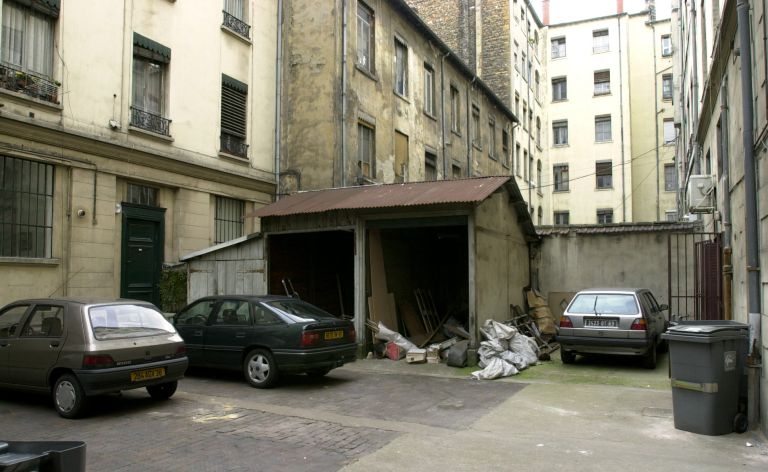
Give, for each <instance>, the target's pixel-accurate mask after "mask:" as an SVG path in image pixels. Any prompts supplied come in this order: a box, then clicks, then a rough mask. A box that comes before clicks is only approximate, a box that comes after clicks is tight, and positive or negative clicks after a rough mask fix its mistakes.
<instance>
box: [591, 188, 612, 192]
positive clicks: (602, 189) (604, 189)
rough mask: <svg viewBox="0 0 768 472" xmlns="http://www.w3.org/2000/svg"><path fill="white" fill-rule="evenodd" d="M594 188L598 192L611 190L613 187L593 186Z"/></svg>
mask: <svg viewBox="0 0 768 472" xmlns="http://www.w3.org/2000/svg"><path fill="white" fill-rule="evenodd" d="M595 190H596V191H598V192H604V191H607V190H613V187H595Z"/></svg>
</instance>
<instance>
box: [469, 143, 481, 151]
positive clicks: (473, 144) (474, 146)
mask: <svg viewBox="0 0 768 472" xmlns="http://www.w3.org/2000/svg"><path fill="white" fill-rule="evenodd" d="M472 147H473V148H475V149H477V150H478V151H482V150H483V147H482V146H481V145H479V144H477V143H475V142H473V143H472Z"/></svg>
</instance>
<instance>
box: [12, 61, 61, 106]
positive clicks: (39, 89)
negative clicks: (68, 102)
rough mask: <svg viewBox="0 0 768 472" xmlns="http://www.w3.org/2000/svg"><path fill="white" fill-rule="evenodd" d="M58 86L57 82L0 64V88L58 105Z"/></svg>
mask: <svg viewBox="0 0 768 472" xmlns="http://www.w3.org/2000/svg"><path fill="white" fill-rule="evenodd" d="M60 85H61V84H60V83H58V82H54V81H51V80H48V79H44V78H42V77H40V76H37V75H33V74H30V73H28V72H24V71H22V70H21V69H16V68H14V67H12V66H9V65H8V64H0V88H3V89H6V90H10V91H12V92H18V93H23V94H24V95H28V96H30V97H32V98H36V99H38V100H42V101H44V102H48V103H53V104H55V105H59V86H60Z"/></svg>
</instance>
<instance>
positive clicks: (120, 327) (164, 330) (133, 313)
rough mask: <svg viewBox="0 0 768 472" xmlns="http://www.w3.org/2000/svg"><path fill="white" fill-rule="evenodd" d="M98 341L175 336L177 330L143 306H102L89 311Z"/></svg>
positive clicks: (157, 314)
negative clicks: (161, 335)
mask: <svg viewBox="0 0 768 472" xmlns="http://www.w3.org/2000/svg"><path fill="white" fill-rule="evenodd" d="M88 316H89V318H90V321H91V328H92V329H93V335H94V336H95V337H96V339H99V340H106V339H120V338H135V337H139V336H154V335H157V334H173V333H175V332H176V329H175V328H174V327H173V325H172V324H171V323H169V322H168V320H166V319H165V317H164V316H163V315H162V314H161V313H160V312H159V311H157V310H155V309H153V308H150V307H148V306H142V305H131V304H124V305H102V306H94V307H91V308H90V309H89V310H88Z"/></svg>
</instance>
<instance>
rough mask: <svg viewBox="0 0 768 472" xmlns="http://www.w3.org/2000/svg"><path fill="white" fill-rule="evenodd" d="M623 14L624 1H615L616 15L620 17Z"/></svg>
mask: <svg viewBox="0 0 768 472" xmlns="http://www.w3.org/2000/svg"><path fill="white" fill-rule="evenodd" d="M622 13H624V0H616V14H617V15H621V14H622Z"/></svg>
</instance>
